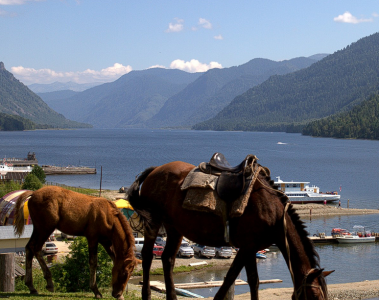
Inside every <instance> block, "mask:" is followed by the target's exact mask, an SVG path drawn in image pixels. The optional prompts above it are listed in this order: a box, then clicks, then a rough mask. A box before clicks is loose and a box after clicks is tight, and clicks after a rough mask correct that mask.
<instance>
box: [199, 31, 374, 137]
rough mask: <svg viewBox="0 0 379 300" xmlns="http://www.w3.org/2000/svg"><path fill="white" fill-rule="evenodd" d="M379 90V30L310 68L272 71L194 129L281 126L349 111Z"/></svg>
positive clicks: (281, 127) (283, 127) (268, 127)
mask: <svg viewBox="0 0 379 300" xmlns="http://www.w3.org/2000/svg"><path fill="white" fill-rule="evenodd" d="M378 89H379V33H376V34H373V35H371V36H368V37H366V38H363V39H361V40H359V41H357V42H355V43H353V44H351V45H350V46H347V47H346V48H345V49H343V50H340V51H338V52H336V53H334V54H332V55H329V56H327V57H326V58H324V59H323V60H321V61H319V62H317V63H315V64H313V65H311V66H310V67H308V68H306V69H303V70H300V71H297V72H294V73H291V74H287V75H283V76H272V77H271V78H270V79H269V80H267V81H265V82H264V83H262V84H261V85H259V86H257V87H254V88H252V89H250V90H248V91H247V92H246V93H244V94H243V95H240V96H237V97H236V98H235V99H234V100H233V101H232V102H231V103H230V105H228V106H227V107H225V109H223V110H222V111H221V112H220V113H219V114H218V115H217V116H215V117H214V118H213V119H210V120H208V121H206V122H203V123H200V124H197V125H196V126H194V127H193V128H194V129H212V130H279V131H285V130H286V127H287V126H288V125H289V124H292V123H296V122H298V123H306V122H309V121H310V120H314V119H318V118H322V117H326V116H329V115H332V114H335V113H338V112H341V111H347V110H349V109H351V108H352V107H353V106H354V105H357V104H359V103H360V102H361V101H363V100H365V99H366V98H367V97H368V96H369V95H371V94H372V93H375V92H376V91H377V90H378Z"/></svg>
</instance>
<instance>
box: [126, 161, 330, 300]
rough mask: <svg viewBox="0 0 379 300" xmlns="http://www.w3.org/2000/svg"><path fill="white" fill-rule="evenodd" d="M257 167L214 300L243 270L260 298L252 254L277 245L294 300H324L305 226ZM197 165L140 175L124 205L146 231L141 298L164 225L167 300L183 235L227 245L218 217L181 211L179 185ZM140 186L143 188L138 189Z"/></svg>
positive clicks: (171, 299) (234, 222)
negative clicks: (231, 254)
mask: <svg viewBox="0 0 379 300" xmlns="http://www.w3.org/2000/svg"><path fill="white" fill-rule="evenodd" d="M257 166H259V171H258V172H259V174H257V179H256V180H255V182H254V183H253V186H252V192H251V194H250V196H249V199H248V203H247V206H246V208H245V210H244V213H243V214H242V215H241V216H240V217H235V218H232V219H230V220H229V226H230V233H229V239H230V245H233V246H235V247H237V248H239V249H240V250H239V251H238V253H237V254H236V257H235V259H234V261H233V263H232V265H231V267H230V269H229V271H228V273H227V275H226V278H225V280H224V282H223V285H222V286H221V287H220V289H219V291H218V292H217V294H216V295H215V298H214V299H220V300H222V299H223V298H224V296H225V294H226V293H227V291H228V289H229V288H230V286H231V285H232V284H233V282H234V281H235V279H236V278H237V276H238V274H239V273H240V271H241V270H242V268H243V267H245V269H246V273H247V281H248V283H249V286H250V291H251V299H254V300H256V299H258V285H259V278H258V272H257V265H256V258H255V253H256V252H257V251H259V250H262V249H264V248H267V247H269V246H270V245H272V244H276V245H277V246H278V247H279V249H280V250H281V252H282V253H283V256H284V259H285V260H286V263H287V265H288V268H289V270H290V273H291V277H292V279H293V284H294V293H293V297H292V298H293V299H294V300H311V299H317V300H326V299H328V294H327V286H326V283H325V280H324V277H325V276H327V275H329V274H330V273H331V272H323V270H322V269H320V267H319V256H318V254H317V252H316V251H315V249H314V247H313V243H312V242H311V241H310V239H309V238H308V233H307V231H306V230H305V226H304V224H303V222H302V221H301V220H300V218H299V216H298V214H297V213H296V212H295V209H294V208H293V207H292V205H291V204H288V205H287V203H288V198H287V197H286V196H285V195H284V194H283V193H281V192H279V191H278V190H277V189H276V188H275V187H274V185H273V181H272V180H271V179H270V176H269V175H267V173H266V171H264V170H267V171H268V169H266V168H263V167H261V166H260V165H258V164H257ZM194 167H195V166H193V165H191V164H188V163H185V162H181V161H175V162H171V163H168V164H165V165H162V166H159V167H150V168H148V169H146V170H145V171H143V172H142V173H141V174H140V175H139V176H138V177H137V178H136V180H135V182H134V183H133V184H132V185H131V186H130V188H129V190H128V195H127V196H128V200H129V201H130V203H131V205H132V206H133V208H134V209H135V211H137V213H138V214H139V215H140V218H141V220H142V222H143V226H144V237H145V241H144V247H143V249H142V258H143V259H142V267H143V287H142V299H144V300H150V299H151V290H150V281H149V270H150V267H151V262H152V258H153V256H152V253H153V251H152V250H153V246H154V241H155V238H156V237H157V234H158V231H159V229H160V227H161V226H162V225H163V226H164V227H165V229H166V232H167V242H166V247H165V250H164V252H163V255H162V264H163V270H164V277H165V284H166V299H168V300H175V299H176V293H175V286H174V282H173V275H172V270H173V267H174V264H175V257H176V253H177V251H178V249H179V247H180V243H181V240H182V238H183V236H185V237H186V238H188V239H190V240H191V241H193V242H195V243H199V244H203V245H209V246H222V245H226V242H225V240H224V231H225V226H224V222H223V220H222V218H221V217H219V216H217V215H216V214H212V213H209V212H202V211H194V210H188V209H184V208H183V207H182V204H183V201H184V199H185V195H186V191H183V190H181V185H182V183H183V181H184V179H185V178H186V176H187V174H188V173H189V172H190V171H191V170H192V169H193V168H194ZM140 185H142V186H141V188H140Z"/></svg>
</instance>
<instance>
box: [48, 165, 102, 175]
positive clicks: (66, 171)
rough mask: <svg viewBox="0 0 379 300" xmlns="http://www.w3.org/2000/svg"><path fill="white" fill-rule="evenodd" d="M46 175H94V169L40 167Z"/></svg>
mask: <svg viewBox="0 0 379 300" xmlns="http://www.w3.org/2000/svg"><path fill="white" fill-rule="evenodd" d="M42 169H43V170H44V171H45V174H46V175H83V174H96V168H90V167H72V166H68V167H58V166H42Z"/></svg>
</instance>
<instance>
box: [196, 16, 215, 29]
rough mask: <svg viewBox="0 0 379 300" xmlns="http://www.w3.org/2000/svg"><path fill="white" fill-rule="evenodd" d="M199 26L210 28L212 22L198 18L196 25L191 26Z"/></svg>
mask: <svg viewBox="0 0 379 300" xmlns="http://www.w3.org/2000/svg"><path fill="white" fill-rule="evenodd" d="M200 28H205V29H212V28H213V26H212V23H211V22H210V21H208V20H207V19H204V18H199V22H197V26H194V27H192V30H194V31H195V30H198V29H200Z"/></svg>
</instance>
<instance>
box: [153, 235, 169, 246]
mask: <svg viewBox="0 0 379 300" xmlns="http://www.w3.org/2000/svg"><path fill="white" fill-rule="evenodd" d="M155 244H156V245H158V246H162V247H165V246H166V240H165V239H163V237H161V236H157V238H156V239H155Z"/></svg>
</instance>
